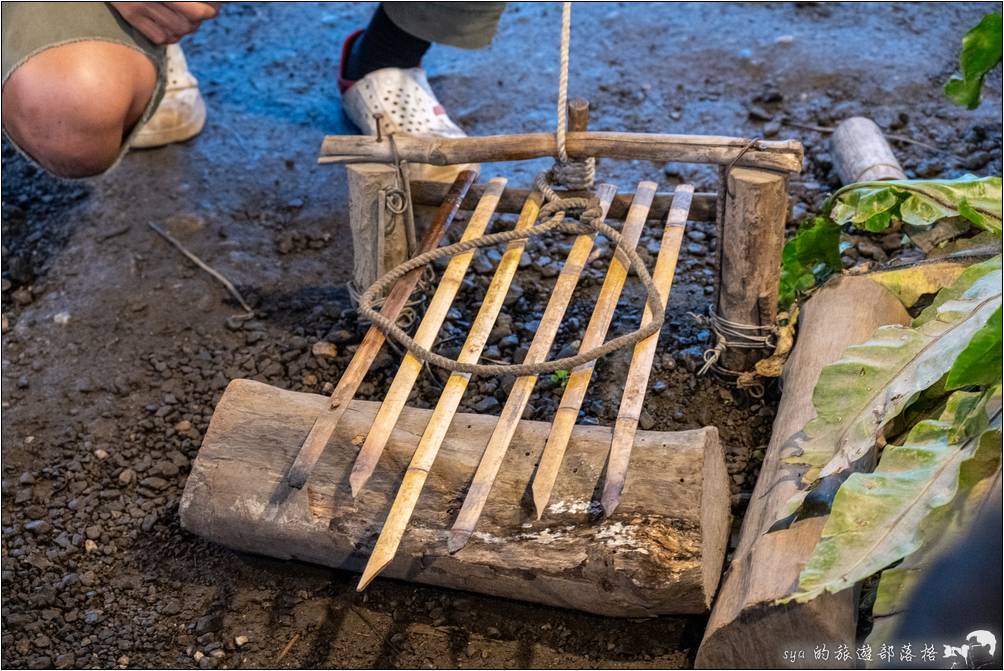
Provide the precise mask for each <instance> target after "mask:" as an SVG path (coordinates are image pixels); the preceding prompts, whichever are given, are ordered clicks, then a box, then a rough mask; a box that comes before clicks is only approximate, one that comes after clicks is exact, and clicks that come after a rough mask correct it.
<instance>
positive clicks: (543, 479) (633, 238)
mask: <svg viewBox="0 0 1004 671" xmlns="http://www.w3.org/2000/svg"><path fill="white" fill-rule="evenodd" d="M655 190H656V184H655V182H647V181H646V182H641V183H639V184H638V190H637V192H636V193H635V197H634V202H632V203H631V209H630V210H629V211H628V216H627V219H626V220H625V221H624V229H623V230H622V231H621V235H622V236H623V238H624V243H625V244H626V245H630V246H631V247H634V246H635V245H637V244H638V238H640V237H641V230H642V228H644V226H645V219H646V218H647V215H648V209H649V207H651V205H652V199H653V197H654V196H655ZM627 265H628V264H627V261H626V260H624V259H622V258H621V255H620V254H615V255H614V258H613V259H611V260H610V268H609V269H608V270H607V276H606V277H605V278H604V279H603V286H602V287H601V288H600V295H599V297H598V298H597V299H596V307H595V308H593V314H592V316H591V317H590V318H589V324H588V325H587V326H586V331H585V333H584V334H583V336H582V344H581V345H580V346H579V351H580V352H585V351H588V350H590V349H593V348H594V347H598V346H600V345H601V344H603V340H604V338H605V337H606V334H607V329H608V328H609V327H610V321H611V320H612V319H613V316H614V310H616V309H617V300H618V299H619V298H620V295H621V290H622V289H623V288H624V281H625V280H626V279H627V274H628V270H627ZM595 366H596V362H595V361H590V362H588V363H584V364H582V365H581V366H578V367H576V368H575V369H574V370H573V371H572V372H571V374H570V375H569V377H568V381H567V382H566V384H565V393H564V394H562V396H561V403H559V404H558V410H557V412H555V413H554V420H553V422H552V423H551V432H550V434H549V435H548V436H547V443H546V444H545V445H544V453H543V454H542V455H541V457H540V465H539V466H537V472H536V474H534V476H533V485H532V487H531V488H532V490H533V505H534V508H535V509H536V511H537V519H540V517H541V515H543V513H544V507H545V506H546V505H547V502H548V500H549V499H550V498H551V490H552V489H554V483H555V481H556V480H557V478H558V469H559V468H560V466H561V461H562V459H563V458H564V456H565V448H567V447H568V440H569V438H570V437H571V435H572V429H573V428H574V427H575V422H576V420H577V419H578V418H579V408H581V407H582V401H583V400H584V399H585V397H586V389H587V388H588V387H589V380H590V379H591V378H592V376H593V368H595Z"/></svg>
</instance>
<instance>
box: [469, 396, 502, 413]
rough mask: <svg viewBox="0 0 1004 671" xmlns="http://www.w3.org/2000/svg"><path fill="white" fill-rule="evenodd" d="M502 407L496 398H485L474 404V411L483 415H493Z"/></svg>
mask: <svg viewBox="0 0 1004 671" xmlns="http://www.w3.org/2000/svg"><path fill="white" fill-rule="evenodd" d="M499 407H500V404H499V401H498V399H497V398H495V397H494V396H485V397H484V398H483V399H481V400H480V401H478V402H477V403H475V404H474V411H475V412H478V413H482V414H491V413H493V412H496V411H497V410H498V409H499Z"/></svg>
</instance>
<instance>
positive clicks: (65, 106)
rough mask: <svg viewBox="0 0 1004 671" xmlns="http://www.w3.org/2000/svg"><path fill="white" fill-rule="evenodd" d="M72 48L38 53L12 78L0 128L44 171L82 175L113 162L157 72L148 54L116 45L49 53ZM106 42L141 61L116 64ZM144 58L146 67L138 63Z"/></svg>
mask: <svg viewBox="0 0 1004 671" xmlns="http://www.w3.org/2000/svg"><path fill="white" fill-rule="evenodd" d="M73 46H74V45H66V47H60V48H58V49H52V50H49V51H46V52H42V53H41V54H39V55H38V56H36V57H34V58H32V59H31V60H29V61H28V62H27V63H25V64H24V65H22V66H21V67H20V68H18V69H17V70H16V71H15V72H14V73H13V74H12V75H11V76H10V77H9V79H8V80H7V83H6V84H5V86H4V89H3V108H4V127H5V129H6V130H7V132H8V133H9V134H10V135H11V137H12V138H13V139H14V141H15V142H17V143H18V145H19V146H21V148H22V149H24V150H25V151H26V152H27V153H28V154H29V155H30V156H31V157H32V158H34V159H35V160H36V161H38V162H39V163H40V164H41V165H42V166H43V167H45V168H46V169H48V170H50V171H51V172H53V173H55V174H57V175H61V176H64V177H86V176H89V175H96V174H100V173H102V172H104V171H105V170H107V169H108V168H109V167H111V165H112V164H113V163H114V162H115V159H116V157H117V156H118V154H119V151H120V148H121V145H122V142H123V141H124V138H125V137H126V134H127V132H128V130H129V128H130V127H131V126H132V125H133V124H134V123H135V122H136V121H137V120H138V119H139V117H140V116H141V115H142V111H143V109H144V108H145V106H146V101H147V100H149V97H150V96H151V95H152V94H153V89H154V86H155V83H156V70H155V69H154V67H153V64H152V63H150V62H149V60H148V59H146V57H145V56H143V55H142V54H138V53H136V52H134V51H133V50H131V49H128V47H121V46H119V45H110V44H109V45H98V47H97V48H95V49H90V50H83V51H82V50H80V49H79V48H78V49H71V50H70V52H68V53H50V52H59V51H62V50H63V49H65V48H68V47H73ZM107 47H118V49H123V50H126V51H128V52H130V53H129V54H125V55H128V56H133V55H134V56H135V57H138V58H139V59H141V60H140V61H139V62H136V61H134V62H133V63H129V62H128V61H126V62H122V61H118V62H116V61H115V59H114V53H110V52H109V50H108V49H107ZM144 62H145V63H144ZM144 64H145V65H146V66H147V67H148V69H149V72H148V73H143V72H142V67H140V69H139V70H137V69H136V66H137V65H139V66H143V65H144Z"/></svg>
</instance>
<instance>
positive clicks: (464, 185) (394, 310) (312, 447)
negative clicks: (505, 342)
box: [286, 170, 478, 489]
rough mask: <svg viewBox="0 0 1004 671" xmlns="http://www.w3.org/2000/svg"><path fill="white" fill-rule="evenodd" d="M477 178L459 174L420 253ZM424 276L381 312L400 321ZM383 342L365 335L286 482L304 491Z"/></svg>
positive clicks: (375, 334)
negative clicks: (308, 479)
mask: <svg viewBox="0 0 1004 671" xmlns="http://www.w3.org/2000/svg"><path fill="white" fill-rule="evenodd" d="M477 176H478V173H477V172H476V171H473V170H464V171H462V172H461V173H460V174H459V175H457V179H456V181H455V182H454V183H453V186H452V187H450V192H449V193H448V194H447V197H446V199H445V200H443V203H442V205H440V207H439V211H438V212H437V213H436V217H435V219H433V221H432V223H431V224H430V225H429V230H427V231H426V232H425V236H424V237H423V238H422V244H421V247H420V248H419V250H418V252H419V253H422V252H426V251H429V250H431V249H435V248H436V246H437V245H438V244H439V240H440V238H442V237H443V234H444V233H446V230H447V229H448V228H449V227H450V224H451V223H453V217H454V216H455V215H456V214H457V210H458V209H459V208H460V203H462V202H463V200H464V196H465V195H466V194H467V190H468V189H470V187H471V184H473V183H474V180H475V179H477ZM421 276H422V270H421V269H420V268H419V269H416V270H414V271H413V272H410V273H408V274H407V275H405V276H404V277H402V278H401V279H399V280H398V281H397V283H396V284H394V286H393V288H391V290H390V291H389V292H388V294H387V298H386V300H384V304H383V307H382V308H381V309H380V314H382V315H384V316H385V317H387V318H388V319H396V318H397V316H398V314H400V312H401V309H402V308H403V307H404V304H405V303H406V302H407V301H408V297H409V296H410V295H411V292H412V291H414V290H415V285H417V284H418V280H419V279H420V278H421ZM383 342H384V334H383V332H382V331H381V330H380V329H378V328H377V327H376V326H371V327H370V329H369V330H368V331H367V332H366V335H365V336H363V340H362V342H361V343H360V344H359V348H358V349H357V350H356V353H355V354H354V355H353V356H352V360H351V361H350V362H349V365H348V367H347V368H346V369H345V373H343V374H342V377H341V379H340V380H339V381H338V386H337V387H335V391H334V392H332V394H331V412H328V413H325V414H323V415H320V416H319V417H318V418H317V420H316V421H315V422H314V425H313V426H312V427H311V429H310V433H308V434H307V437H306V439H305V440H304V441H303V445H301V446H300V451H299V452H298V453H297V455H296V459H295V460H294V461H293V465H292V466H291V467H290V469H289V474H288V475H287V476H286V481H287V482H288V483H289V486H290V487H295V488H296V489H300V488H302V487H303V485H304V484H306V482H307V478H308V477H309V476H310V471H311V470H312V469H313V468H314V464H316V463H317V460H318V459H319V458H320V457H321V453H322V452H324V448H325V447H326V446H327V444H328V440H330V438H331V434H332V433H334V431H335V427H336V426H338V422H339V420H341V418H342V415H343V414H345V409H346V408H347V407H348V405H349V401H351V400H352V397H353V396H355V395H356V390H357V389H358V388H359V385H360V384H362V381H363V378H364V377H366V373H367V372H368V371H369V369H370V366H371V365H373V361H374V360H375V359H376V357H377V354H379V353H380V348H381V347H382V346H383Z"/></svg>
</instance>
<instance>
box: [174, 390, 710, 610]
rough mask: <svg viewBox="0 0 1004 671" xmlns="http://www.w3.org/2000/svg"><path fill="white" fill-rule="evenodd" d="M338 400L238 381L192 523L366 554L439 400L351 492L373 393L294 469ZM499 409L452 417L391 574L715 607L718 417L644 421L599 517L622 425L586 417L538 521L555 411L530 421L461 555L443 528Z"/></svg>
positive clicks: (577, 598) (283, 548) (221, 409)
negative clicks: (534, 482)
mask: <svg viewBox="0 0 1004 671" xmlns="http://www.w3.org/2000/svg"><path fill="white" fill-rule="evenodd" d="M327 404H328V399H327V398H325V397H324V396H320V395H316V394H305V393H298V392H291V391H284V390H281V389H277V388H275V387H270V386H268V385H265V384H262V383H260V382H254V381H251V380H235V381H233V382H231V383H230V385H229V386H228V387H227V389H226V391H225V393H224V394H223V397H222V398H221V399H220V402H219V404H218V405H217V407H216V411H215V413H214V414H213V419H212V421H211V422H210V425H209V429H208V431H207V432H206V436H205V439H204V440H203V444H202V447H201V449H200V450H199V454H198V456H197V457H196V459H195V460H194V462H193V464H192V471H191V474H190V475H189V477H188V481H187V484H186V487H185V492H184V494H183V495H182V498H181V504H180V507H179V515H180V518H181V524H182V526H184V528H185V529H187V530H189V531H191V532H193V533H195V534H198V535H200V536H202V537H204V538H207V539H209V540H211V541H214V542H217V543H221V544H223V545H226V546H228V547H231V548H234V549H236V550H240V551H246V552H253V553H257V554H263V555H268V556H271V557H277V558H281V559H299V560H304V561H309V562H315V563H319V564H324V565H326V566H331V567H334V568H339V569H345V570H351V571H358V570H359V569H360V568H362V566H363V564H364V563H365V561H366V558H367V556H368V554H369V553H370V549H371V548H372V546H373V542H374V540H375V539H376V534H377V532H378V530H379V528H380V526H381V524H382V522H383V518H384V516H385V515H386V511H387V508H388V507H389V506H390V502H391V500H392V499H393V498H394V494H395V492H396V491H397V489H398V486H399V485H400V483H401V479H402V475H403V474H404V469H405V466H406V465H407V464H408V462H409V461H410V459H411V455H412V452H414V450H415V448H416V445H417V442H418V436H419V435H421V433H422V431H423V430H424V428H425V427H426V425H428V423H429V418H430V416H431V412H430V411H428V410H419V409H415V408H406V409H405V410H404V412H403V413H402V414H401V418H400V420H399V421H398V424H397V426H396V427H395V429H394V432H393V434H392V437H391V441H390V443H389V445H388V446H387V449H386V451H385V453H384V458H383V459H381V460H380V463H379V465H378V467H377V470H376V472H375V473H374V474H373V477H372V478H371V479H370V482H369V484H368V486H367V487H366V488H365V489H364V490H363V491H362V492H361V493H360V495H359V497H357V498H355V499H353V497H352V493H351V491H350V490H349V483H348V478H349V472H350V469H351V468H352V462H353V459H354V458H355V453H356V449H357V448H356V445H358V443H359V442H360V441H361V440H362V438H363V436H365V435H366V433H367V432H368V431H369V429H370V426H371V425H372V422H373V419H374V417H375V416H376V412H377V409H378V407H379V404H378V403H374V402H368V401H353V402H352V403H351V404H350V405H349V407H348V409H347V411H346V413H345V415H344V417H343V419H342V421H341V422H340V423H339V424H338V426H337V429H336V431H335V436H334V439H333V440H332V442H331V448H330V449H328V450H327V451H326V452H325V453H324V456H323V458H322V459H321V460H320V461H319V462H318V463H317V467H316V470H315V476H314V477H312V478H311V479H310V481H309V482H308V483H307V486H306V487H305V488H304V489H302V490H294V489H290V488H289V487H287V486H286V484H285V482H284V476H285V473H286V471H287V469H288V468H289V465H290V463H292V461H293V458H294V455H295V453H296V447H297V446H298V445H299V443H300V442H301V441H302V440H303V437H304V436H305V435H306V434H307V432H308V431H309V430H310V426H311V424H312V423H313V421H314V418H315V417H316V416H317V415H318V413H321V412H324V410H325V408H326V407H327ZM496 419H497V418H495V417H486V416H480V415H473V414H464V413H461V414H458V415H457V416H456V420H455V421H454V422H453V425H452V426H451V428H450V430H449V431H448V432H447V434H446V437H445V440H444V441H443V445H442V448H441V450H440V455H439V459H438V460H437V462H436V464H435V466H434V467H433V468H432V470H431V472H430V473H429V478H428V482H427V484H426V487H425V490H424V493H423V495H422V497H421V499H420V501H419V505H418V506H417V507H416V510H415V516H414V518H413V519H412V522H411V524H410V526H409V528H408V533H406V534H405V536H404V538H403V540H402V543H401V548H400V551H399V552H398V554H397V557H396V559H395V560H394V561H393V562H392V563H391V565H390V566H389V567H387V570H386V572H385V575H388V576H393V577H396V578H402V579H406V580H411V581H415V582H421V583H425V584H430V585H437V586H441V587H449V588H455V589H463V590H470V591H475V592H481V593H483V594H489V595H493V596H498V597H505V598H512V599H520V600H526V601H533V602H537V603H542V604H547V605H550V606H559V607H563V608H574V609H578V610H584V611H588V612H591V613H597V614H601V615H608V616H617V617H644V616H652V615H661V614H668V613H701V612H705V611H706V609H707V607H708V604H709V602H710V599H711V596H712V594H713V592H714V590H715V587H716V585H717V582H718V578H719V574H720V572H721V562H722V559H723V556H724V548H725V542H726V536H727V533H728V515H729V490H728V483H727V477H728V476H727V473H726V470H725V463H724V457H723V454H722V450H721V446H720V445H719V442H718V434H717V431H716V430H715V429H714V428H713V427H706V428H703V429H696V430H690V431H677V432H665V433H663V432H652V431H641V432H639V433H638V435H637V436H636V439H635V448H634V463H635V465H636V468H633V469H632V470H631V473H630V475H629V480H628V487H627V489H626V490H625V496H624V500H623V501H622V502H621V505H620V507H619V508H618V509H617V512H616V513H615V514H614V516H613V517H611V518H609V519H607V520H603V521H597V520H596V516H595V514H594V513H593V509H594V508H593V505H594V504H591V502H592V500H593V495H594V490H595V488H596V484H597V481H598V479H599V477H600V473H601V472H602V470H603V464H604V461H605V459H606V453H607V449H608V448H609V445H610V436H611V430H610V428H609V427H600V426H578V427H576V428H575V431H574V432H573V435H572V449H571V451H570V455H569V458H568V459H567V460H566V463H565V467H564V469H563V470H564V472H563V473H562V477H561V478H560V479H559V483H558V486H557V487H556V489H555V499H554V500H555V502H557V503H560V504H561V505H560V508H561V511H562V512H555V513H554V514H553V515H549V516H548V519H547V520H546V521H544V522H535V521H533V519H532V516H531V515H530V514H529V512H528V511H527V510H526V509H525V508H523V507H522V506H521V500H522V498H523V494H524V492H525V491H526V488H527V485H528V483H529V481H530V475H531V473H532V471H533V464H534V462H535V460H536V458H537V455H539V454H540V451H541V449H542V448H543V445H544V440H545V439H546V437H547V432H548V428H549V425H548V424H547V423H544V422H533V421H523V422H521V423H520V426H519V428H518V429H517V431H516V435H515V437H514V439H513V448H514V449H511V450H509V453H508V455H507V456H506V461H505V464H504V465H503V468H502V470H501V476H500V477H499V479H498V480H497V481H496V483H495V488H494V490H493V495H492V497H491V499H490V500H489V501H488V503H487V505H486V506H485V511H484V514H483V515H482V518H481V522H480V525H479V528H480V531H479V532H477V533H475V535H474V537H473V538H472V539H471V541H470V542H469V543H468V545H467V547H465V548H464V549H463V550H461V551H460V552H458V553H456V554H454V555H450V554H449V553H448V551H447V548H446V542H447V536H448V531H447V530H448V529H449V526H450V523H451V521H452V517H453V514H454V511H455V506H456V505H457V503H458V495H459V494H460V493H461V492H462V491H463V488H464V486H465V484H466V483H467V481H468V480H469V479H470V477H471V475H472V474H473V473H474V470H475V468H476V467H477V464H478V459H479V457H480V455H481V451H482V450H483V449H484V446H485V443H486V442H487V441H488V436H489V435H490V434H491V432H492V429H493V427H494V426H495V423H496ZM667 491H672V492H673V494H674V495H673V496H666V493H667Z"/></svg>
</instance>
